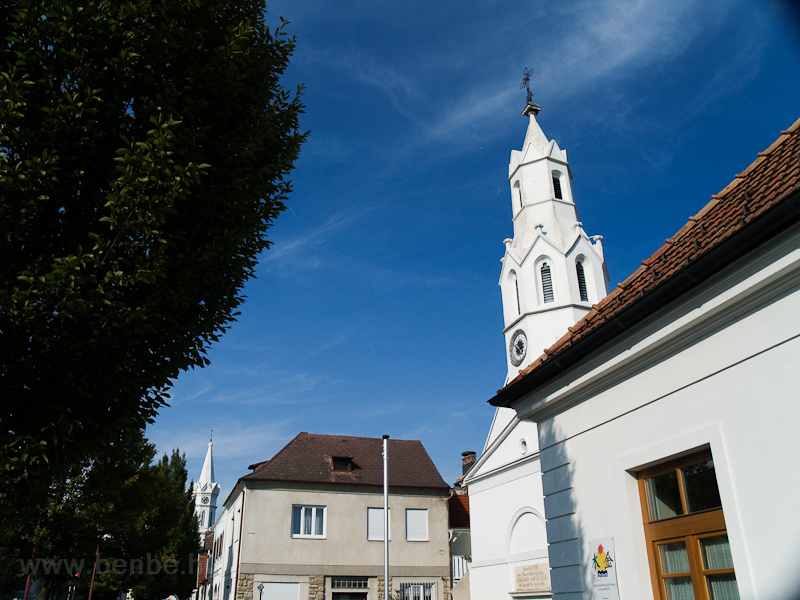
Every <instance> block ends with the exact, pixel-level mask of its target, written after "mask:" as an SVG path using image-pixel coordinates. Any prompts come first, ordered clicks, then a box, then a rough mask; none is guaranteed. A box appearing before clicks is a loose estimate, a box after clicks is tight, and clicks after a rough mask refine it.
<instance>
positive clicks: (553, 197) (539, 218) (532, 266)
mask: <svg viewBox="0 0 800 600" xmlns="http://www.w3.org/2000/svg"><path fill="white" fill-rule="evenodd" d="M523 73H524V76H525V77H524V79H523V81H522V86H520V87H525V88H527V90H528V97H527V104H526V105H525V109H524V110H523V111H522V114H523V115H525V116H527V117H528V128H527V131H526V133H525V141H524V142H523V144H522V149H521V150H512V151H511V159H510V161H509V165H508V182H509V184H510V186H511V206H512V215H513V218H512V222H513V224H514V236H513V238H509V239H506V240H505V246H506V251H505V256H504V257H503V269H502V272H501V275H500V288H501V292H502V296H503V315H504V318H505V319H504V320H505V328H504V330H503V333H504V335H505V338H506V351H507V359H508V376H507V378H506V382H508V381H511V380H512V379H514V378H515V377H516V376H517V375H518V373H519V371H520V369H524V368H525V367H526V366H527V365H529V364H530V363H531V362H533V361H534V360H536V359H537V358H538V357H539V356H540V355H541V354H542V352H543V351H544V349H545V348H549V347H550V346H551V345H552V344H553V343H555V341H556V340H558V338H560V337H561V336H562V335H563V334H564V333H565V332H566V331H567V328H568V327H570V326H572V325H574V324H575V323H576V322H577V321H578V320H580V319H581V317H583V316H584V315H585V314H586V313H587V312H589V311H590V310H591V307H592V304H593V303H596V302H599V301H600V299H602V298H604V297H605V296H606V294H607V279H608V275H607V274H606V267H605V259H604V257H603V249H602V245H601V244H600V241H599V240H600V239H602V238H601V237H600V236H593V237H591V238H590V237H589V236H587V235H586V232H585V231H584V230H583V223H581V221H580V220H579V217H578V211H577V209H576V206H575V200H574V198H573V195H572V173H571V172H570V168H569V162H568V161H567V152H566V150H562V149H561V148H560V147H559V145H558V143H557V142H556V141H555V140H550V139H548V138H547V136H546V135H545V134H544V132H543V131H542V129H541V127H540V126H539V123H538V122H537V120H536V115H537V114H538V113H539V111H540V110H541V107H540V106H539V105H538V104H536V103H535V102H534V101H533V98H532V95H531V92H530V85H529V82H530V75H531V73H532V71H531V70H530V69H525V71H524V72H523Z"/></svg>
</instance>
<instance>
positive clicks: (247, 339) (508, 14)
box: [148, 0, 800, 497]
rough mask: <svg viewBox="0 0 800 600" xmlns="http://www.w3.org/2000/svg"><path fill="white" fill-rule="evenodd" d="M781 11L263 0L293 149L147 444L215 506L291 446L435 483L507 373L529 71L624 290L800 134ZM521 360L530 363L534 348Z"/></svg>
mask: <svg viewBox="0 0 800 600" xmlns="http://www.w3.org/2000/svg"><path fill="white" fill-rule="evenodd" d="M790 6H791V5H790V3H789V2H785V3H781V2H759V1H756V0H750V1H736V0H725V1H723V0H719V1H715V0H698V1H692V0H681V1H675V2H671V1H663V0H661V1H659V0H640V1H636V0H631V1H619V0H589V1H570V2H560V3H555V2H534V1H530V0H529V1H526V2H523V1H519V0H506V1H497V2H492V1H481V2H477V1H461V2H451V1H441V2H427V1H425V2H414V1H409V0H404V1H402V2H400V1H394V2H367V1H352V2H346V3H345V2H330V1H327V2H324V1H317V0H304V1H303V2H297V1H295V0H281V1H278V2H271V3H269V6H268V10H269V13H268V21H269V22H270V23H272V24H274V25H277V24H278V22H279V19H278V16H279V15H280V16H283V17H284V18H286V19H288V20H289V21H290V24H289V25H288V31H289V32H290V33H291V34H293V35H295V36H296V37H297V49H296V52H295V54H294V57H293V60H292V64H291V66H290V69H289V71H288V72H287V73H286V75H285V78H284V82H285V84H286V85H287V86H294V85H296V84H298V83H304V84H305V86H306V88H307V89H306V90H305V92H304V102H305V104H306V114H305V115H303V119H302V121H301V125H302V128H303V129H304V130H310V131H311V134H310V137H309V140H308V142H307V144H306V145H305V146H304V148H303V150H302V153H301V156H300V159H299V160H298V162H297V169H296V170H295V172H294V173H293V176H292V179H293V181H294V192H293V194H292V195H291V197H290V198H289V200H288V202H287V206H288V209H287V210H286V211H285V212H284V213H283V214H282V215H281V216H280V218H279V219H278V220H277V222H276V223H275V225H274V227H273V228H272V230H271V239H272V241H273V242H274V246H273V247H272V249H271V250H269V251H268V252H266V253H265V254H264V255H263V256H262V258H261V262H260V265H259V268H258V270H257V279H255V280H253V281H251V282H250V283H249V284H248V285H247V287H246V289H245V294H246V296H247V300H246V302H245V304H244V305H243V307H242V309H241V313H242V314H241V316H240V317H239V320H238V322H237V323H236V324H234V325H233V327H232V328H231V330H230V331H229V332H228V333H227V334H226V335H225V336H224V337H223V339H222V341H220V342H219V343H217V344H216V345H215V346H213V347H212V349H211V350H210V352H209V357H210V359H211V361H212V364H211V366H209V367H207V368H205V369H198V370H195V371H192V372H188V373H185V374H183V375H182V376H181V377H180V378H179V379H178V381H177V382H176V383H175V386H174V389H173V391H172V402H171V407H169V408H165V409H164V410H163V411H162V413H161V415H160V416H159V417H158V419H157V422H156V424H155V425H153V426H151V427H150V428H149V429H148V435H149V436H150V438H151V439H152V440H153V441H154V442H155V443H156V444H157V446H158V448H159V450H161V451H169V450H171V449H172V448H173V447H179V448H180V449H181V451H183V452H185V453H186V456H187V461H188V466H189V470H190V476H191V477H192V478H194V479H197V477H198V476H199V473H200V468H201V465H202V461H203V457H204V455H205V451H206V447H207V443H208V436H209V431H210V429H211V428H212V427H213V429H214V452H215V469H216V475H217V480H218V481H219V482H220V484H221V486H222V493H221V495H222V496H223V497H224V496H226V495H227V494H228V492H229V491H230V490H231V487H232V486H233V485H234V483H235V482H236V479H237V478H238V477H239V476H241V475H244V474H246V473H247V472H248V470H247V465H249V464H251V463H254V462H257V461H261V460H265V459H267V458H270V457H271V456H272V455H273V454H274V453H275V452H276V451H278V450H279V449H280V448H281V447H282V446H283V445H284V444H285V443H286V442H288V441H289V440H290V439H291V438H293V437H294V436H295V435H296V434H297V433H298V432H300V431H307V432H309V433H326V434H341V435H357V436H374V437H379V436H381V435H382V434H389V435H391V436H392V437H395V438H405V439H419V440H421V441H422V442H423V444H424V445H425V447H426V448H427V450H428V452H429V454H430V455H431V457H432V458H433V460H434V462H435V463H436V466H437V467H438V468H439V471H440V472H441V473H442V475H443V477H444V478H445V480H446V481H448V482H449V483H452V482H453V481H454V480H455V479H456V477H458V476H459V475H460V474H461V469H460V463H461V456H460V454H461V452H462V451H464V450H476V451H478V452H480V450H481V449H482V448H483V444H484V441H485V438H486V435H487V433H488V429H489V425H490V423H491V419H492V415H493V410H492V408H491V407H490V406H489V405H488V404H487V403H486V401H487V400H488V399H489V398H491V397H492V396H493V395H494V393H495V391H496V390H497V389H498V388H499V387H500V386H501V385H502V383H503V380H504V378H505V375H506V366H505V343H504V340H503V336H502V327H503V318H502V310H501V302H500V290H499V287H498V286H497V282H498V278H499V274H500V258H501V257H502V255H503V250H504V247H503V243H502V242H503V239H504V238H507V237H510V236H511V235H512V225H511V196H510V191H509V186H508V181H507V174H508V159H509V154H510V152H511V150H512V149H520V148H521V145H522V140H523V138H524V136H525V130H526V126H527V118H525V117H523V116H521V114H520V112H521V110H522V108H523V107H524V105H525V91H524V90H520V83H521V80H522V70H523V68H524V67H530V68H532V69H533V70H534V74H533V78H532V80H531V87H532V91H533V97H534V100H535V101H536V102H537V103H538V104H540V105H541V106H542V111H541V113H540V114H539V117H538V121H539V123H540V125H541V126H542V129H543V130H544V132H545V134H546V135H547V136H548V137H550V138H554V139H556V140H557V141H558V143H559V145H560V146H561V147H562V148H566V149H567V151H568V153H569V160H570V167H571V169H572V173H573V177H574V178H573V191H574V195H575V199H576V204H577V207H578V211H579V213H580V216H581V220H582V221H583V223H584V228H585V230H586V231H587V233H588V234H589V235H596V234H599V235H603V236H604V238H605V239H604V242H603V244H604V247H605V252H606V258H607V261H608V267H609V272H610V275H611V286H614V285H616V284H617V283H618V282H619V281H622V280H623V279H625V278H626V277H627V276H628V275H629V274H630V273H631V272H633V271H634V270H635V269H636V268H637V267H638V265H639V262H640V261H641V260H643V259H645V258H647V257H648V256H649V255H650V254H651V253H652V252H654V251H655V250H656V249H657V248H659V247H660V246H661V244H663V241H664V239H665V238H667V237H670V236H671V235H672V234H673V233H674V232H675V231H677V230H678V229H679V228H680V227H681V226H682V225H683V224H684V223H685V222H686V221H687V219H688V217H689V216H690V215H693V214H695V213H696V212H697V211H698V210H700V208H701V207H702V206H703V205H704V204H706V203H707V202H708V201H709V200H710V197H711V194H713V193H716V192H718V191H720V190H721V189H722V188H723V187H725V185H727V184H728V183H729V182H730V181H731V180H732V179H733V176H734V175H735V174H736V173H739V172H741V171H742V170H743V169H744V168H745V167H746V166H747V165H749V164H750V163H751V162H752V161H753V160H754V159H755V158H756V155H757V153H758V152H759V151H762V150H764V149H766V148H767V147H768V146H769V145H770V144H771V143H772V142H773V141H774V140H775V139H776V138H777V137H778V136H779V135H780V132H781V130H783V129H786V128H788V127H789V126H790V125H791V124H792V123H793V122H794V121H795V120H797V118H798V117H800V41H798V40H800V26H799V25H798V23H799V21H798V14H797V12H795V11H794V9H791V8H790ZM532 350H533V349H532Z"/></svg>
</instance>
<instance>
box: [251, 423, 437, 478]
mask: <svg viewBox="0 0 800 600" xmlns="http://www.w3.org/2000/svg"><path fill="white" fill-rule="evenodd" d="M334 457H336V458H350V459H351V463H352V470H351V471H334V470H333V462H332V459H333V458H334ZM253 466H254V467H255V470H254V471H253V472H252V473H250V474H249V475H245V476H244V477H242V480H244V481H293V482H301V483H336V484H349V485H371V486H383V440H382V439H380V438H364V437H350V436H344V435H314V434H309V433H305V432H303V433H300V434H299V435H298V436H297V437H295V438H294V439H293V440H292V441H291V442H289V443H288V444H286V446H284V447H283V449H282V450H280V451H279V452H278V453H277V454H276V455H275V456H273V457H272V458H271V459H270V460H268V461H265V462H262V463H255V464H254V465H253ZM389 485H390V486H392V487H413V488H434V489H442V490H448V489H450V486H448V485H447V484H446V483H445V482H444V479H442V476H441V475H440V474H439V471H437V470H436V466H435V465H434V464H433V461H432V460H431V459H430V457H429V456H428V453H427V452H426V451H425V448H424V447H423V445H422V443H421V442H419V441H418V440H395V439H390V440H389Z"/></svg>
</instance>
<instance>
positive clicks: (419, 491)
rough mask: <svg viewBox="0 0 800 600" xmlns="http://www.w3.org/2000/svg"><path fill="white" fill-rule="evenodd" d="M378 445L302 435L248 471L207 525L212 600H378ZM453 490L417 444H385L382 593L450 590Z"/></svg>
mask: <svg viewBox="0 0 800 600" xmlns="http://www.w3.org/2000/svg"><path fill="white" fill-rule="evenodd" d="M382 441H383V440H381V439H373V438H357V437H350V436H330V435H310V434H307V433H301V434H299V435H298V436H297V437H296V438H295V439H293V440H292V441H291V442H289V444H287V446H286V447H284V448H283V449H282V450H281V451H280V452H278V453H277V454H276V455H275V456H274V457H272V458H271V459H270V460H268V461H264V462H262V463H257V464H254V465H252V466H251V468H252V469H253V472H252V473H250V474H248V475H245V476H244V477H242V478H240V479H239V481H238V483H237V485H236V487H235V488H234V489H233V490H232V491H231V493H230V495H229V496H228V498H227V499H226V500H225V502H224V504H223V509H222V511H221V512H220V515H219V518H218V520H217V523H216V525H215V527H214V532H215V541H214V548H213V559H214V566H213V577H212V578H211V581H210V586H211V589H212V594H211V595H210V596H209V597H210V598H211V599H212V600H234V599H236V600H306V599H308V600H379V599H380V598H383V587H384V578H383V572H384V571H383V569H384V566H383V565H384V562H383V559H384V544H383V540H384V537H383V536H384V533H383V487H382V481H383V459H382ZM449 493H450V487H449V486H448V485H447V484H446V483H445V482H444V480H443V479H442V478H441V476H440V475H439V472H438V471H437V470H436V467H435V466H434V465H433V462H432V461H431V460H430V458H429V456H428V454H427V452H425V449H424V448H423V446H422V444H421V443H420V442H418V441H414V440H394V439H391V440H389V576H390V581H389V586H390V591H391V593H392V597H399V598H400V599H401V600H445V598H446V595H447V594H449V591H450V553H449V544H448V537H449V536H448V518H447V517H448V511H447V501H448V496H449Z"/></svg>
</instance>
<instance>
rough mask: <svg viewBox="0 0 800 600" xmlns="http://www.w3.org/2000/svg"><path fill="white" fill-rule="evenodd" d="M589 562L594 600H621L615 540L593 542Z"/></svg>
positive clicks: (608, 538)
mask: <svg viewBox="0 0 800 600" xmlns="http://www.w3.org/2000/svg"><path fill="white" fill-rule="evenodd" d="M587 562H588V565H589V571H590V573H591V576H592V600H619V590H617V553H616V551H615V550H614V538H611V537H607V538H600V539H597V540H591V541H590V542H589V560H588V561H587Z"/></svg>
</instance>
